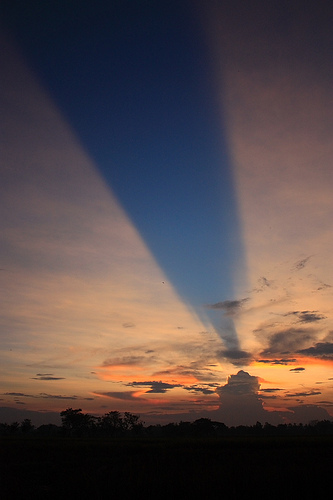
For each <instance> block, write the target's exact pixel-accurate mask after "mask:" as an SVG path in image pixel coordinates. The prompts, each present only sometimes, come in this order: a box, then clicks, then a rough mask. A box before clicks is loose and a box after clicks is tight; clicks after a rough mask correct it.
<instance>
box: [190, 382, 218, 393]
mask: <svg viewBox="0 0 333 500" xmlns="http://www.w3.org/2000/svg"><path fill="white" fill-rule="evenodd" d="M215 388H216V384H207V385H206V386H204V387H202V386H198V385H189V386H184V389H185V390H186V391H189V392H194V393H198V392H199V393H201V394H214V393H215V392H216V389H215Z"/></svg>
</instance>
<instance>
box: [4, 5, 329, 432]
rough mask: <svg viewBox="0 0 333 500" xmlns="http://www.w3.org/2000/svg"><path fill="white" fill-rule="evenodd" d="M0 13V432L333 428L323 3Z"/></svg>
mask: <svg viewBox="0 0 333 500" xmlns="http://www.w3.org/2000/svg"><path fill="white" fill-rule="evenodd" d="M1 12H2V15H1V23H0V27H1V61H0V78H1V94H0V112H1V139H0V140H1V151H0V173H1V182H0V206H1V219H0V234H1V245H0V279H1V286H0V293H1V306H0V307H1V314H0V339H1V343H0V373H1V376H0V421H9V422H11V421H13V420H20V418H21V417H22V420H23V418H25V417H26V416H29V417H31V418H32V420H34V421H35V422H37V423H42V422H44V423H48V422H50V421H55V422H56V421H57V419H58V420H59V416H58V415H59V412H60V411H62V410H63V409H65V408H67V407H72V408H82V410H83V411H84V412H88V413H91V414H95V415H101V414H103V413H106V412H108V411H111V410H118V411H121V412H122V411H130V412H134V413H137V414H140V415H141V418H142V419H143V420H144V421H145V422H146V423H158V422H168V421H177V420H195V419H197V418H200V417H208V418H212V419H214V420H219V421H223V422H224V423H226V424H227V425H239V424H253V423H255V422H256V421H257V420H259V421H261V422H262V423H264V422H266V421H267V422H271V423H274V424H277V423H283V422H287V423H288V422H304V423H307V422H309V421H310V420H316V419H317V420H322V419H329V418H333V369H332V368H333V302H332V299H333V261H332V250H333V248H332V247H333V234H332V220H333V196H332V189H333V160H332V158H333V141H332V137H333V65H332V60H333V33H332V29H331V27H332V22H333V15H332V14H333V8H332V6H331V2H329V1H319V2H300V1H296V0H290V1H288V2H281V1H272V0H268V1H265V2H263V1H257V0H254V1H251V2H244V1H238V0H235V1H233V2H219V1H214V0H206V1H202V2H201V1H196V0H192V1H190V0H180V1H176V0H169V1H164V0H161V1H153V0H115V1H112V2H110V1H108V2H106V1H102V0H100V1H99V0H97V1H95V2H92V1H85V0H81V1H76V0H67V1H65V0H58V1H53V0H51V1H48V2H43V1H37V0H32V1H31V2H26V3H25V2H19V1H18V0H17V1H16V0H12V1H10V2H9V1H7V0H5V1H4V2H3V6H2V11H1ZM29 412H30V413H29ZM33 412H35V413H33ZM59 421H60V420H59Z"/></svg>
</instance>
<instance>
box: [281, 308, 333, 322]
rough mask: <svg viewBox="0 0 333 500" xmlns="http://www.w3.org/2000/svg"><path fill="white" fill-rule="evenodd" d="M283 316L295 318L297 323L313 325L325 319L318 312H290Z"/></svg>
mask: <svg viewBox="0 0 333 500" xmlns="http://www.w3.org/2000/svg"><path fill="white" fill-rule="evenodd" d="M283 316H285V317H287V316H296V317H297V318H298V323H313V322H315V321H320V320H322V319H325V318H326V316H324V315H323V314H319V313H318V311H291V312H288V313H286V314H284V315H283Z"/></svg>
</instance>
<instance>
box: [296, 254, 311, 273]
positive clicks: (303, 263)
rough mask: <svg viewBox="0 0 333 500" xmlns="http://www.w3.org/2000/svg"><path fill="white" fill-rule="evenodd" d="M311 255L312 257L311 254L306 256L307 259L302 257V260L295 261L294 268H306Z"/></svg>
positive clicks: (297, 269)
mask: <svg viewBox="0 0 333 500" xmlns="http://www.w3.org/2000/svg"><path fill="white" fill-rule="evenodd" d="M311 257H312V255H309V257H306V258H305V259H301V260H298V261H297V262H295V264H294V266H293V270H295V271H301V270H302V269H304V268H305V266H306V264H307V263H308V261H309V260H310V259H311Z"/></svg>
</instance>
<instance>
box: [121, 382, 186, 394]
mask: <svg viewBox="0 0 333 500" xmlns="http://www.w3.org/2000/svg"><path fill="white" fill-rule="evenodd" d="M126 385H127V386H130V387H147V386H148V387H149V390H148V391H146V393H155V394H164V393H165V392H167V391H168V390H170V389H174V388H175V387H181V385H180V384H168V383H166V382H161V381H159V382H156V381H152V382H130V383H128V384H126Z"/></svg>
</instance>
